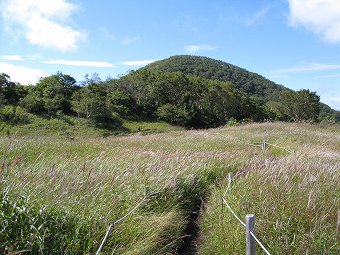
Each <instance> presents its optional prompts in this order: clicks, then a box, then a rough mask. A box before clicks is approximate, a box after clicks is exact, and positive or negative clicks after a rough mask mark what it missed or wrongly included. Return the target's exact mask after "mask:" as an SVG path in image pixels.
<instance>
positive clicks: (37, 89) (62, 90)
mask: <svg viewBox="0 0 340 255" xmlns="http://www.w3.org/2000/svg"><path fill="white" fill-rule="evenodd" d="M75 83H76V81H75V79H74V78H73V77H71V76H69V75H66V74H63V73H60V72H58V73H57V74H54V75H51V76H48V77H46V78H43V79H41V80H40V81H39V82H38V83H37V85H36V86H34V87H31V88H30V90H29V91H28V95H27V96H26V97H25V98H23V99H22V101H21V103H22V105H23V106H24V107H25V108H26V109H27V110H28V111H30V112H34V113H40V112H42V111H47V113H48V114H54V113H55V112H56V111H58V110H62V111H64V112H70V110H71V109H70V108H71V105H70V99H71V96H72V93H73V92H74V91H75V90H76V87H75Z"/></svg>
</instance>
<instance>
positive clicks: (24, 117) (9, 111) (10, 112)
mask: <svg viewBox="0 0 340 255" xmlns="http://www.w3.org/2000/svg"><path fill="white" fill-rule="evenodd" d="M0 119H1V120H2V121H4V122H7V123H9V124H12V125H17V124H27V123H29V122H30V116H29V113H28V112H26V110H25V109H23V108H22V107H20V106H11V105H6V106H4V107H3V108H1V109H0Z"/></svg>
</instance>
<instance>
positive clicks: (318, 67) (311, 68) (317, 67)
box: [271, 64, 340, 75]
mask: <svg viewBox="0 0 340 255" xmlns="http://www.w3.org/2000/svg"><path fill="white" fill-rule="evenodd" d="M336 69H340V65H330V64H308V65H301V66H293V67H289V68H283V69H277V70H273V71H271V74H272V75H282V74H290V73H303V72H316V71H327V70H336Z"/></svg>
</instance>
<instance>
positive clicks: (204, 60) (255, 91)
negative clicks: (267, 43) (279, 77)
mask: <svg viewBox="0 0 340 255" xmlns="http://www.w3.org/2000/svg"><path fill="white" fill-rule="evenodd" d="M145 69H147V70H150V71H156V72H182V73H184V74H187V75H194V76H199V77H203V78H206V79H209V80H218V81H224V82H231V83H232V84H234V86H235V88H236V89H238V90H241V91H242V92H245V93H246V94H247V95H249V96H258V97H264V98H266V99H267V100H273V99H277V97H278V94H279V92H281V91H282V90H285V89H287V88H285V87H284V86H282V85H278V84H276V83H274V82H272V81H270V80H268V79H266V78H265V77H263V76H261V75H259V74H257V73H253V72H249V71H248V70H246V69H244V68H241V67H238V66H235V65H232V64H229V63H226V62H223V61H221V60H216V59H212V58H208V57H201V56H189V55H181V56H172V57H169V58H166V59H163V60H160V61H156V62H154V63H152V64H150V65H148V66H146V67H145Z"/></svg>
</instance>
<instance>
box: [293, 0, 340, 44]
mask: <svg viewBox="0 0 340 255" xmlns="http://www.w3.org/2000/svg"><path fill="white" fill-rule="evenodd" d="M288 2H289V11H290V21H291V24H292V25H302V26H304V27H306V28H307V29H308V30H310V31H312V32H314V33H316V34H319V35H321V36H322V37H323V38H324V39H325V40H327V41H329V42H335V43H339V42H340V1H339V0H288Z"/></svg>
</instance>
